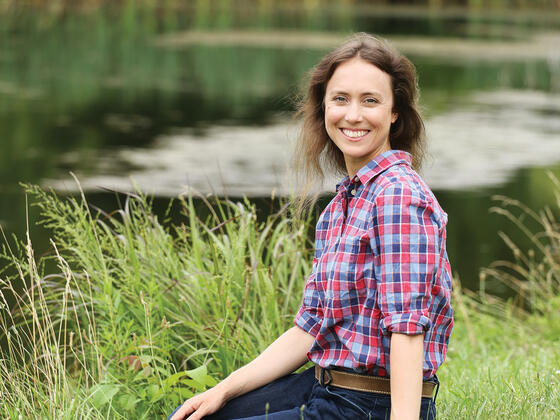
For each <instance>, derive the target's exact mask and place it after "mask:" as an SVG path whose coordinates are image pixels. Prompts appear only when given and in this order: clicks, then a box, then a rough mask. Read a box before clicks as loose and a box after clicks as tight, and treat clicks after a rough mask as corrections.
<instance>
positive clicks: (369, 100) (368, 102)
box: [364, 98, 379, 104]
mask: <svg viewBox="0 0 560 420" xmlns="http://www.w3.org/2000/svg"><path fill="white" fill-rule="evenodd" d="M364 102H365V103H366V104H377V103H379V101H378V100H377V99H375V98H366V99H364Z"/></svg>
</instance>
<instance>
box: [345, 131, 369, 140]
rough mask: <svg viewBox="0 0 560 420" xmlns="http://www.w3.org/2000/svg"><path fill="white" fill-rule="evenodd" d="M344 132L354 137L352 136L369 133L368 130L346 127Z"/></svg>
mask: <svg viewBox="0 0 560 420" xmlns="http://www.w3.org/2000/svg"><path fill="white" fill-rule="evenodd" d="M342 132H343V133H344V135H345V136H348V137H352V138H358V137H363V136H365V135H366V134H367V133H368V131H367V130H346V129H342Z"/></svg>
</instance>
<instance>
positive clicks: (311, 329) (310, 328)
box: [294, 258, 323, 337]
mask: <svg viewBox="0 0 560 420" xmlns="http://www.w3.org/2000/svg"><path fill="white" fill-rule="evenodd" d="M316 268H317V260H316V259H315V258H314V259H313V271H312V273H311V275H310V276H309V277H308V278H307V282H306V283H305V288H304V290H303V301H302V303H301V307H300V308H299V311H298V313H297V314H296V317H295V319H294V324H295V325H297V326H298V327H300V328H301V329H303V330H304V331H307V332H308V333H309V334H311V335H312V336H314V337H316V336H317V333H318V332H319V329H320V328H321V322H322V320H323V308H322V306H321V298H320V295H319V292H318V290H317V285H316V284H315V270H316Z"/></svg>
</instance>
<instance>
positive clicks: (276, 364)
mask: <svg viewBox="0 0 560 420" xmlns="http://www.w3.org/2000/svg"><path fill="white" fill-rule="evenodd" d="M314 340H315V337H313V336H312V335H311V334H308V333H307V332H305V331H304V330H302V329H301V328H299V327H296V326H294V327H292V328H290V329H289V330H287V331H286V332H285V333H284V334H282V335H281V336H280V337H278V338H277V339H276V340H275V341H274V342H273V343H272V344H271V345H270V346H268V347H267V348H266V350H264V351H263V352H262V353H261V354H260V355H259V356H258V357H257V358H255V359H254V360H253V361H251V362H250V363H248V364H246V365H245V366H243V367H241V368H240V369H238V370H236V371H235V372H233V373H231V375H229V376H228V377H227V378H226V379H225V380H223V381H222V382H220V384H218V385H217V386H219V387H223V389H224V392H225V394H226V398H227V400H230V399H232V398H235V397H237V396H239V395H242V394H245V393H247V392H249V391H252V390H253V389H256V388H258V387H260V386H263V385H265V384H267V383H269V382H272V381H273V380H275V379H277V378H280V377H282V376H284V375H287V374H288V373H291V372H293V371H294V370H296V369H297V368H298V367H300V366H301V365H303V364H304V363H305V362H306V361H307V352H308V351H309V349H310V348H311V345H312V344H313V341H314Z"/></svg>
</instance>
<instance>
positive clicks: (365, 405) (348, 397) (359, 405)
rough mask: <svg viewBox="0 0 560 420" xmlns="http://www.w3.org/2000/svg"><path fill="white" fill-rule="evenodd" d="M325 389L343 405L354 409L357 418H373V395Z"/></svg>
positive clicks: (327, 387)
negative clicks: (371, 413)
mask: <svg viewBox="0 0 560 420" xmlns="http://www.w3.org/2000/svg"><path fill="white" fill-rule="evenodd" d="M324 389H325V391H326V392H327V393H328V394H329V395H331V397H334V398H335V399H336V400H337V401H339V402H340V403H341V404H342V405H344V406H345V407H347V408H350V409H352V411H353V412H354V413H355V414H357V415H358V416H359V417H357V418H364V419H369V418H371V415H370V411H371V406H372V405H373V404H374V401H373V399H371V396H372V394H368V393H365V392H360V391H351V390H347V389H343V388H338V387H332V386H326V387H325V388H324ZM352 418H356V417H352Z"/></svg>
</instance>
